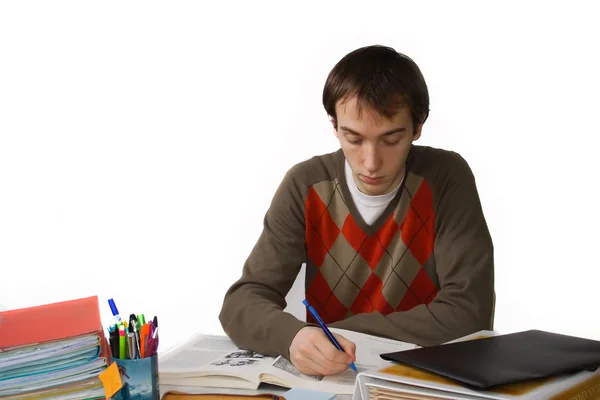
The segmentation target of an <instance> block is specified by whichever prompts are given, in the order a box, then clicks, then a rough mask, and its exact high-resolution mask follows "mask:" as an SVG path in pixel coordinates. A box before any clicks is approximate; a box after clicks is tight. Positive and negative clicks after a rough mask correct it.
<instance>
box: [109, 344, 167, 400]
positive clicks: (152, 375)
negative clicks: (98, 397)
mask: <svg viewBox="0 0 600 400" xmlns="http://www.w3.org/2000/svg"><path fill="white" fill-rule="evenodd" d="M113 360H114V362H115V363H117V367H119V373H120V374H121V382H122V383H123V387H122V388H121V389H120V390H119V391H118V392H117V393H115V394H114V395H113V396H112V397H111V400H160V390H159V387H158V355H157V354H155V355H153V356H152V357H146V358H137V359H134V360H129V359H119V358H115V359H113Z"/></svg>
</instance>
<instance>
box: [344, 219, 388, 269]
mask: <svg viewBox="0 0 600 400" xmlns="http://www.w3.org/2000/svg"><path fill="white" fill-rule="evenodd" d="M397 232H398V224H397V223H396V220H394V218H393V216H392V217H391V218H388V220H387V221H386V223H385V224H383V226H382V227H381V228H380V229H379V230H378V231H377V233H376V234H375V235H373V236H367V235H366V234H365V233H364V232H363V230H362V229H360V227H359V226H358V224H357V223H356V221H355V220H354V217H352V214H348V216H347V217H346V220H345V221H344V226H343V227H342V235H344V237H345V238H346V240H348V243H350V245H351V246H352V248H353V249H354V250H356V251H358V252H359V254H360V255H361V257H362V258H364V260H365V261H366V262H367V264H368V265H369V267H370V268H371V271H373V270H375V267H376V266H377V264H379V261H380V260H381V257H382V256H383V255H384V254H385V249H387V247H388V246H389V245H390V243H391V242H392V239H393V238H394V235H396V233H397ZM359 249H360V250H359Z"/></svg>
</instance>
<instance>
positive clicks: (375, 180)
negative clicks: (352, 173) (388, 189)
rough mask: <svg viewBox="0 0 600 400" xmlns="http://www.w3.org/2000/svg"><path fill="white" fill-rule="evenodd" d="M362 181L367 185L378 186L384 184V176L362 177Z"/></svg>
mask: <svg viewBox="0 0 600 400" xmlns="http://www.w3.org/2000/svg"><path fill="white" fill-rule="evenodd" d="M360 180H361V181H363V182H364V183H366V184H367V185H377V184H379V183H381V182H383V176H376V177H368V176H364V175H361V176H360Z"/></svg>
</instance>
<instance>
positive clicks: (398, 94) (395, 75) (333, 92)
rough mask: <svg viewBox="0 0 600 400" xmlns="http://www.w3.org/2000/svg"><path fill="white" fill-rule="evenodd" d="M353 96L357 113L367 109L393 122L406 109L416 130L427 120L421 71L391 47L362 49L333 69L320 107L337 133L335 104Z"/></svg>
mask: <svg viewBox="0 0 600 400" xmlns="http://www.w3.org/2000/svg"><path fill="white" fill-rule="evenodd" d="M353 96H357V104H358V107H359V112H360V109H362V108H364V107H365V106H366V107H367V108H369V109H372V110H375V111H377V112H378V113H379V114H381V115H383V116H385V117H387V118H392V116H393V115H394V114H396V113H397V112H398V110H399V109H400V108H401V107H404V106H408V107H409V108H410V112H411V116H412V120H413V124H414V125H415V126H416V125H417V124H422V123H424V122H425V120H426V119H427V117H428V116H429V92H428V90H427V84H426V83H425V78H423V75H422V73H421V70H420V69H419V67H418V66H417V64H416V63H415V62H414V61H413V60H412V59H410V58H409V57H408V56H406V55H404V54H401V53H398V52H397V51H396V50H394V49H393V48H391V47H386V46H380V45H374V46H367V47H361V48H359V49H357V50H354V51H352V52H351V53H348V54H347V55H346V56H344V57H343V58H342V59H341V60H340V61H339V62H338V63H337V64H336V65H335V67H333V69H332V70H331V72H330V73H329V76H328V77H327V81H326V82H325V88H324V89H323V106H324V107H325V111H327V114H328V115H329V116H330V117H331V118H332V119H333V123H334V124H335V127H336V129H337V116H336V112H335V106H336V104H337V103H338V102H339V101H340V100H341V101H346V100H348V99H349V98H350V97H353Z"/></svg>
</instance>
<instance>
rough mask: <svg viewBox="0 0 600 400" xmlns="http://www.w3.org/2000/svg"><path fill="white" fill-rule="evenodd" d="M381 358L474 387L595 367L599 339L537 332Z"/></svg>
mask: <svg viewBox="0 0 600 400" xmlns="http://www.w3.org/2000/svg"><path fill="white" fill-rule="evenodd" d="M380 357H381V358H383V359H384V360H387V361H393V362H396V363H400V364H405V365H408V366H411V367H415V368H418V369H421V370H424V371H427V372H430V373H433V374H437V375H439V376H443V377H445V378H448V379H450V380H452V381H454V382H457V383H460V384H462V385H464V386H467V387H469V388H471V389H475V390H486V389H492V388H494V387H497V386H502V385H507V384H511V383H519V382H524V381H529V380H533V379H541V378H548V377H551V376H557V375H562V374H571V373H576V372H580V371H583V370H592V371H593V370H595V369H596V368H598V367H599V366H600V341H596V340H590V339H584V338H579V337H574V336H567V335H562V334H557V333H551V332H545V331H540V330H528V331H524V332H517V333H511V334H505V335H498V336H492V337H488V338H481V339H473V340H467V341H463V342H455V343H447V344H443V345H439V346H431V347H421V348H418V349H413V350H406V351H399V352H394V353H384V354H381V355H380Z"/></svg>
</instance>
